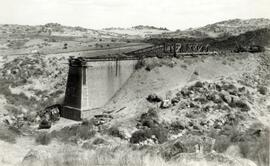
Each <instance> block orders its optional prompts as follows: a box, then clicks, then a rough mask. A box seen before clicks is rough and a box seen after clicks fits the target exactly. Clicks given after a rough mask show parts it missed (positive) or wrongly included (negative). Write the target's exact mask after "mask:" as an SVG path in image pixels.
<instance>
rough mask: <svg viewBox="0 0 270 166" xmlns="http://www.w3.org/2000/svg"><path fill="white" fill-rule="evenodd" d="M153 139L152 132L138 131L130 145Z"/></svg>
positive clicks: (132, 136) (133, 135)
mask: <svg viewBox="0 0 270 166" xmlns="http://www.w3.org/2000/svg"><path fill="white" fill-rule="evenodd" d="M148 138H151V135H150V130H149V129H148V130H138V131H135V132H134V133H133V134H132V135H131V138H130V143H133V144H136V143H140V142H142V141H145V140H147V139H148Z"/></svg>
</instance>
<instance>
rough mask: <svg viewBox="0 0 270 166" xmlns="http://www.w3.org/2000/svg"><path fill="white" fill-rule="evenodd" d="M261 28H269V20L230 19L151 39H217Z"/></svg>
mask: <svg viewBox="0 0 270 166" xmlns="http://www.w3.org/2000/svg"><path fill="white" fill-rule="evenodd" d="M263 28H270V19H266V18H259V19H247V20H241V19H232V20H227V21H221V22H217V23H214V24H209V25H206V26H203V27H200V28H190V29H187V30H183V31H181V30H177V31H175V32H169V33H164V34H162V35H160V36H153V37H165V38H171V37H172V38H182V37H194V38H206V37H210V38H217V37H224V36H237V35H240V34H243V33H245V32H248V31H254V30H258V29H263Z"/></svg>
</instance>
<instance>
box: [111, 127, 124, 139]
mask: <svg viewBox="0 0 270 166" xmlns="http://www.w3.org/2000/svg"><path fill="white" fill-rule="evenodd" d="M108 134H109V135H111V136H114V137H119V138H121V139H124V138H125V137H124V135H123V134H122V133H121V132H120V131H119V129H118V128H117V127H116V126H112V127H110V128H109V129H108Z"/></svg>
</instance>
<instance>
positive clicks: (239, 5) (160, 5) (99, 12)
mask: <svg viewBox="0 0 270 166" xmlns="http://www.w3.org/2000/svg"><path fill="white" fill-rule="evenodd" d="M257 17H258V18H262V17H263V18H270V0H0V24H29V25H40V24H46V23H48V22H57V23H60V24H63V25H71V26H82V27H86V28H94V29H101V28H105V27H131V26H135V25H153V26H158V27H167V28H169V29H172V30H175V29H186V28H189V27H199V26H203V25H206V24H210V23H214V22H217V21H222V20H227V19H233V18H243V19H248V18H257Z"/></svg>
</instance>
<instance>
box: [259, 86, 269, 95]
mask: <svg viewBox="0 0 270 166" xmlns="http://www.w3.org/2000/svg"><path fill="white" fill-rule="evenodd" d="M267 91H268V89H267V87H265V86H259V87H258V92H259V93H260V94H262V95H266V94H267Z"/></svg>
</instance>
